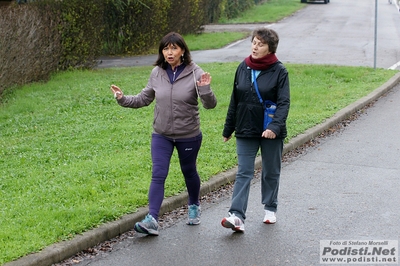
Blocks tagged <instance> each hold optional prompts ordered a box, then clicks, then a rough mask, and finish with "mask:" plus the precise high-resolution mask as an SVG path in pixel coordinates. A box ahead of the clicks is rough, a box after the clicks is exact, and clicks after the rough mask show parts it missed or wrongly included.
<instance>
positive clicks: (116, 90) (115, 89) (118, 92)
mask: <svg viewBox="0 0 400 266" xmlns="http://www.w3.org/2000/svg"><path fill="white" fill-rule="evenodd" d="M110 90H111V91H112V93H113V94H114V98H115V99H117V100H119V99H121V98H122V96H124V93H123V92H122V90H121V89H120V88H118V87H117V86H115V85H111V88H110Z"/></svg>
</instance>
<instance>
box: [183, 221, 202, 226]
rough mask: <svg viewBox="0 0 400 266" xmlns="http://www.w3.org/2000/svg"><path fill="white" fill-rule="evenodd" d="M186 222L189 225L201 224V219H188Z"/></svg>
mask: <svg viewBox="0 0 400 266" xmlns="http://www.w3.org/2000/svg"><path fill="white" fill-rule="evenodd" d="M186 224H187V225H199V224H200V221H187V222H186Z"/></svg>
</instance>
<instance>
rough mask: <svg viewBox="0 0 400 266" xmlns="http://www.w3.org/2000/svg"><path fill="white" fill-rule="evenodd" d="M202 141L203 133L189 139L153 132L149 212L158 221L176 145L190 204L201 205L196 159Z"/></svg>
mask: <svg viewBox="0 0 400 266" xmlns="http://www.w3.org/2000/svg"><path fill="white" fill-rule="evenodd" d="M201 141H202V134H201V133H200V134H199V135H198V136H196V137H194V138H189V139H175V140H174V139H170V138H167V137H164V136H162V135H159V134H154V133H153V134H152V138H151V159H152V162H153V170H152V177H151V183H150V189H149V213H150V214H151V216H153V217H154V219H156V220H157V221H158V213H159V211H160V208H161V204H162V201H163V199H164V184H165V180H166V179H167V175H168V170H169V165H170V161H171V156H172V153H173V151H174V147H176V150H177V151H178V156H179V163H180V166H181V171H182V173H183V176H184V177H185V183H186V188H187V191H188V194H189V199H188V205H193V204H196V205H199V203H200V202H199V197H200V176H199V174H198V173H197V168H196V161H197V154H198V153H199V150H200V146H201Z"/></svg>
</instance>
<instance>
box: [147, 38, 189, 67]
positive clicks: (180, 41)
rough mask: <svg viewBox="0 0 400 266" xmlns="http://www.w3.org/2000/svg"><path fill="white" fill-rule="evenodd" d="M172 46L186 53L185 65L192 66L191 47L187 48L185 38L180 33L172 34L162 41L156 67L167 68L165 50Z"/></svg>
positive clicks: (184, 57)
mask: <svg viewBox="0 0 400 266" xmlns="http://www.w3.org/2000/svg"><path fill="white" fill-rule="evenodd" d="M170 44H173V45H177V46H179V47H180V48H181V49H182V50H184V51H185V53H184V54H183V62H182V63H183V64H185V65H190V64H191V63H192V57H191V55H190V50H189V47H188V46H187V44H186V42H185V40H184V39H183V37H182V36H181V35H180V34H179V33H176V32H170V33H168V34H167V35H165V36H164V37H163V38H162V39H161V41H160V45H159V47H158V58H157V61H156V62H155V63H154V66H159V67H161V68H163V69H166V68H167V66H168V63H167V62H165V58H164V55H163V49H164V48H165V47H167V46H168V45H170Z"/></svg>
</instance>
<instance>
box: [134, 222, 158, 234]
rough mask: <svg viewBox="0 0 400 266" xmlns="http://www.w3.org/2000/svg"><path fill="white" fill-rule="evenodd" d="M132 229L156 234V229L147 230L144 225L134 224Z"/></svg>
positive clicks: (142, 232)
mask: <svg viewBox="0 0 400 266" xmlns="http://www.w3.org/2000/svg"><path fill="white" fill-rule="evenodd" d="M133 229H134V230H135V231H136V232H138V233H141V234H146V235H150V236H158V231H156V230H153V229H150V230H148V229H147V228H145V227H142V226H140V225H139V224H135V226H134V227H133Z"/></svg>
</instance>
